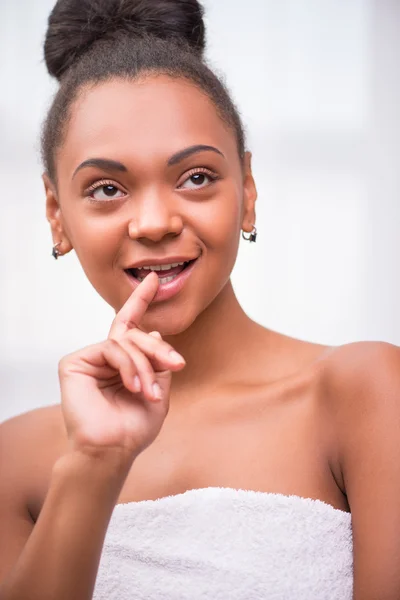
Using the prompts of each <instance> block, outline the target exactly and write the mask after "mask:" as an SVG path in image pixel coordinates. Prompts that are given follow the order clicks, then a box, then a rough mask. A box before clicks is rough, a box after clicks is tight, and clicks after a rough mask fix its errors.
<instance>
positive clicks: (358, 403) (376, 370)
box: [319, 342, 400, 425]
mask: <svg viewBox="0 0 400 600" xmlns="http://www.w3.org/2000/svg"><path fill="white" fill-rule="evenodd" d="M319 381H320V391H321V396H322V401H323V402H325V404H326V406H327V407H328V408H329V409H330V410H331V411H332V412H333V413H335V414H336V415H337V416H338V417H340V415H342V416H343V417H345V416H346V417H348V418H351V417H352V416H353V417H357V419H364V420H366V419H368V418H369V417H371V416H372V415H373V416H374V417H376V416H378V415H381V416H384V415H390V414H391V413H392V414H393V415H394V414H396V411H399V414H400V348H399V347H398V346H395V345H393V344H389V343H387V342H354V343H351V344H345V345H343V346H339V347H336V348H333V349H332V350H331V351H330V352H329V353H328V355H327V356H326V358H325V360H324V365H323V368H322V369H321V370H320V377H319ZM358 422H359V421H358ZM344 424H345V423H342V425H344Z"/></svg>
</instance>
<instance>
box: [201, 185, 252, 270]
mask: <svg viewBox="0 0 400 600" xmlns="http://www.w3.org/2000/svg"><path fill="white" fill-rule="evenodd" d="M241 219H242V200H241V191H240V190H238V189H237V188H236V187H235V186H234V184H231V185H229V186H228V185H227V186H225V187H224V189H222V190H221V194H218V196H217V197H215V198H214V199H212V200H211V201H210V202H209V204H208V205H207V207H206V208H205V207H202V206H201V203H200V205H198V206H196V211H195V214H194V227H195V231H197V233H198V235H199V237H200V238H201V239H202V240H203V242H204V244H205V245H206V247H207V248H208V249H209V250H210V251H213V252H215V253H218V254H219V253H221V254H224V255H225V258H226V260H228V261H229V256H228V255H229V254H232V253H233V254H234V255H236V253H237V248H238V244H239V236H240V230H241Z"/></svg>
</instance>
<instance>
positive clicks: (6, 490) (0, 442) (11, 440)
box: [0, 415, 34, 584]
mask: <svg viewBox="0 0 400 600" xmlns="http://www.w3.org/2000/svg"><path fill="white" fill-rule="evenodd" d="M27 427H28V423H27V418H26V416H25V415H23V416H22V417H15V418H13V419H10V420H9V421H5V422H4V423H2V424H1V425H0V532H1V533H0V584H1V582H2V581H3V579H4V578H5V577H6V576H7V574H8V573H9V571H10V570H11V569H12V567H13V566H14V564H15V563H16V561H17V559H18V557H19V555H20V554H21V551H22V549H23V548H24V546H25V543H26V541H27V540H28V538H29V536H30V534H31V532H32V529H33V526H34V523H33V520H32V518H31V516H30V513H29V510H28V498H27V492H26V489H27V488H26V473H24V469H23V460H22V459H23V456H22V454H23V452H24V450H23V445H24V442H23V441H24V431H25V430H26V428H27ZM25 432H26V431H25Z"/></svg>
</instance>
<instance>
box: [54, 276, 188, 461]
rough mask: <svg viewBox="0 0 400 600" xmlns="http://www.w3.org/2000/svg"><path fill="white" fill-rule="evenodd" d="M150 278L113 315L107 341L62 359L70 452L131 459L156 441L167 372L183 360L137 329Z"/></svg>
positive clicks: (153, 283)
mask: <svg viewBox="0 0 400 600" xmlns="http://www.w3.org/2000/svg"><path fill="white" fill-rule="evenodd" d="M158 285H159V284H158V277H157V275H156V274H155V273H150V274H149V275H148V276H147V277H146V278H145V279H144V281H143V282H142V283H141V284H140V285H139V287H137V288H136V290H135V291H134V292H133V293H132V295H131V296H130V297H129V298H128V300H127V302H126V303H125V305H124V306H123V307H122V308H121V310H120V311H119V312H118V314H117V315H116V317H115V319H114V321H113V323H112V325H111V329H110V333H109V335H108V338H107V340H105V341H104V342H101V343H99V344H95V345H93V346H89V347H86V348H83V349H82V350H79V351H77V352H74V353H73V354H69V355H68V356H66V357H64V358H63V359H62V360H61V361H60V364H59V379H60V387H61V403H62V410H63V415H64V420H65V424H66V428H67V433H68V437H69V440H70V445H71V448H72V449H73V450H80V451H82V452H88V453H93V452H96V451H99V450H101V451H107V450H110V451H111V450H115V449H118V450H121V451H122V452H123V454H124V455H125V456H126V457H127V460H134V458H135V457H136V456H137V455H138V454H139V453H140V452H142V451H143V450H144V449H145V448H146V447H147V446H149V445H150V444H151V443H152V442H153V441H154V439H155V438H156V437H157V435H158V433H159V431H160V429H161V426H162V424H163V422H164V419H165V417H166V415H167V412H168V407H169V392H170V383H171V371H179V370H181V369H182V368H183V367H184V366H185V361H184V359H183V357H182V356H180V355H179V354H178V353H177V352H175V351H174V349H173V348H172V347H171V346H170V345H169V344H167V343H166V342H164V341H163V340H162V338H161V335H160V334H159V333H157V332H152V333H145V332H144V331H142V330H140V329H139V324H140V322H141V319H142V318H143V315H144V314H145V312H146V310H147V309H148V306H149V304H150V303H151V301H152V300H153V298H154V296H155V294H156V291H157V288H158Z"/></svg>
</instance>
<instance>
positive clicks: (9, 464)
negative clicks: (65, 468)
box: [0, 405, 67, 495]
mask: <svg viewBox="0 0 400 600" xmlns="http://www.w3.org/2000/svg"><path fill="white" fill-rule="evenodd" d="M66 443H67V436H66V432H65V428H64V421H63V418H62V413H61V407H60V405H52V406H46V407H43V408H37V409H35V410H31V411H29V412H26V413H23V414H21V415H17V416H15V417H12V418H10V419H8V420H6V421H4V422H3V423H1V424H0V476H1V478H2V482H3V483H5V481H7V482H8V483H9V484H10V486H11V488H12V489H15V490H16V493H17V491H18V490H21V491H22V489H23V490H25V491H26V494H27V495H29V490H31V489H34V488H35V486H36V482H37V481H38V480H40V479H41V478H42V477H43V475H44V473H46V472H47V471H48V470H49V469H51V466H52V465H53V464H54V462H55V460H57V458H58V456H59V455H60V454H62V453H63V451H64V449H65V446H66Z"/></svg>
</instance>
